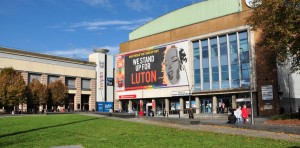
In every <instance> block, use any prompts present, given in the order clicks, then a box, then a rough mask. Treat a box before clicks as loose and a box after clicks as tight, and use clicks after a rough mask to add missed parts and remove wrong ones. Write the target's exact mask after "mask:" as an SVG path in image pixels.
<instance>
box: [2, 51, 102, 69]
mask: <svg viewBox="0 0 300 148" xmlns="http://www.w3.org/2000/svg"><path fill="white" fill-rule="evenodd" d="M0 52H3V53H10V54H15V55H23V56H29V57H35V58H43V59H48V60H55V61H61V62H68V63H74V64H81V65H88V66H96V63H94V62H89V61H84V60H77V59H72V58H65V57H60V56H53V55H48V54H41V53H36V52H29V51H24V50H18V49H12V48H6V47H0Z"/></svg>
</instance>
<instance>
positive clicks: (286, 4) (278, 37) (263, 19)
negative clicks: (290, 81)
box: [247, 0, 300, 71]
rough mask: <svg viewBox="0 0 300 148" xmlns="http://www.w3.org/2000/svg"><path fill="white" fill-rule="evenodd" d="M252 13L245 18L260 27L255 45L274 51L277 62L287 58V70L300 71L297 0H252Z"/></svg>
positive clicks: (298, 4)
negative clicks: (289, 63)
mask: <svg viewBox="0 0 300 148" xmlns="http://www.w3.org/2000/svg"><path fill="white" fill-rule="evenodd" d="M253 3H254V5H256V4H259V3H261V5H257V7H255V8H254V10H253V13H252V15H251V16H250V17H248V18H247V22H248V24H250V25H251V26H252V27H253V29H254V30H260V31H261V32H262V37H261V40H260V42H259V43H258V45H259V46H262V47H265V48H266V49H268V50H271V51H272V52H274V53H275V54H276V60H278V61H279V62H286V61H291V65H292V66H291V71H297V70H300V25H299V24H300V0H253Z"/></svg>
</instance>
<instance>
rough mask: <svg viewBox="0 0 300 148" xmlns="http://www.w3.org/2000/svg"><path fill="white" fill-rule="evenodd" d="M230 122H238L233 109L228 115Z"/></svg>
mask: <svg viewBox="0 0 300 148" xmlns="http://www.w3.org/2000/svg"><path fill="white" fill-rule="evenodd" d="M227 123H229V124H235V123H236V117H235V115H234V114H233V111H231V114H230V115H229V116H228V122H227Z"/></svg>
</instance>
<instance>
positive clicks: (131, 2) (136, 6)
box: [125, 0, 150, 11]
mask: <svg viewBox="0 0 300 148" xmlns="http://www.w3.org/2000/svg"><path fill="white" fill-rule="evenodd" d="M125 2H126V5H127V7H129V8H131V9H133V10H135V11H143V10H149V9H150V5H149V3H148V2H147V1H146V0H126V1H125Z"/></svg>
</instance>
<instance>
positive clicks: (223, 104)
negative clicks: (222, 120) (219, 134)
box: [221, 102, 225, 113]
mask: <svg viewBox="0 0 300 148" xmlns="http://www.w3.org/2000/svg"><path fill="white" fill-rule="evenodd" d="M224 110H225V103H224V102H223V103H222V109H221V112H222V113H224Z"/></svg>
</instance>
